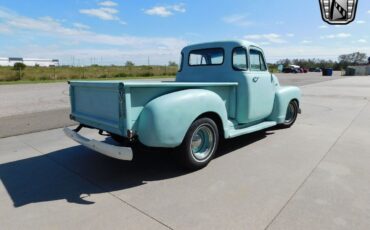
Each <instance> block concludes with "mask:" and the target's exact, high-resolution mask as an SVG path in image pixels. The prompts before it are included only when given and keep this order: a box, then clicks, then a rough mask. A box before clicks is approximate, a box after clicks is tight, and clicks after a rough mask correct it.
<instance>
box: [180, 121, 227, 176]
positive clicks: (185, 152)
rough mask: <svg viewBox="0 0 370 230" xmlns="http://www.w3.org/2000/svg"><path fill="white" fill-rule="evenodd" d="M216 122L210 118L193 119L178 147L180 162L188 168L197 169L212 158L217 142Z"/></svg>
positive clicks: (205, 164)
mask: <svg viewBox="0 0 370 230" xmlns="http://www.w3.org/2000/svg"><path fill="white" fill-rule="evenodd" d="M219 139H220V138H219V132H218V129H217V125H216V123H215V122H214V121H213V120H212V119H210V118H200V119H198V120H196V121H194V122H193V123H192V124H191V126H190V128H189V130H188V131H187V133H186V135H185V138H184V140H183V142H182V144H181V146H180V147H179V150H180V163H181V164H182V165H183V166H184V167H185V168H186V169H190V170H198V169H201V168H203V167H205V166H207V165H208V163H209V162H210V161H211V160H212V159H213V157H214V155H215V153H216V151H217V147H218V142H219Z"/></svg>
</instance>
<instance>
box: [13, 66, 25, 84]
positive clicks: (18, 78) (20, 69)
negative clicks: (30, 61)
mask: <svg viewBox="0 0 370 230" xmlns="http://www.w3.org/2000/svg"><path fill="white" fill-rule="evenodd" d="M25 68H26V65H25V64H23V63H22V62H16V63H14V66H13V70H15V71H17V73H16V77H17V80H21V79H22V76H23V73H22V70H24V69H25Z"/></svg>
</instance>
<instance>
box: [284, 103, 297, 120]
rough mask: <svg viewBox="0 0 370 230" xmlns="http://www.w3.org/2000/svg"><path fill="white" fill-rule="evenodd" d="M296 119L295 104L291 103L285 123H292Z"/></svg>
mask: <svg viewBox="0 0 370 230" xmlns="http://www.w3.org/2000/svg"><path fill="white" fill-rule="evenodd" d="M294 117H295V107H294V105H293V103H290V104H289V106H288V110H287V113H286V116H285V122H286V123H290V122H292V121H293V120H294Z"/></svg>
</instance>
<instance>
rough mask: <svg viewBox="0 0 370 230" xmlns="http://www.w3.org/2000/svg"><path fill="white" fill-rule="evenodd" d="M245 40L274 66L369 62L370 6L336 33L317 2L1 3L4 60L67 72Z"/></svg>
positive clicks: (362, 3) (163, 59)
mask: <svg viewBox="0 0 370 230" xmlns="http://www.w3.org/2000/svg"><path fill="white" fill-rule="evenodd" d="M226 39H246V40H251V41H253V42H256V43H257V44H260V45H261V46H262V47H263V48H264V50H265V52H266V56H267V59H268V61H269V62H274V61H276V60H278V59H281V58H285V57H288V58H325V59H333V60H335V59H336V58H337V56H338V55H340V54H344V53H351V52H355V51H360V52H365V53H367V54H368V55H370V4H369V1H368V0H359V5H358V10H357V16H356V21H355V22H353V23H352V24H350V25H346V26H332V25H328V24H326V23H324V22H323V21H322V19H321V14H320V8H319V3H318V0H299V1H297V0H233V1H220V0H218V1H217V0H213V1H211V0H200V1H199V0H198V1H195V0H187V1H186V0H183V1H182V0H179V1H176V0H171V1H168V0H156V1H152V0H135V1H132V0H120V1H118V0H115V1H104V0H102V1H98V0H64V1H50V0H49V1H46V0H32V1H24V0H6V1H5V0H0V57H9V56H20V57H35V58H57V59H60V60H61V62H62V64H71V63H72V62H73V60H74V63H75V64H79V65H88V64H91V63H97V64H122V63H124V62H126V61H127V60H131V61H134V62H135V63H136V64H146V63H147V60H148V57H150V62H151V64H166V63H168V61H170V60H171V61H177V60H178V59H179V52H180V50H181V48H182V47H183V46H185V45H187V44H192V43H198V42H204V41H214V40H226Z"/></svg>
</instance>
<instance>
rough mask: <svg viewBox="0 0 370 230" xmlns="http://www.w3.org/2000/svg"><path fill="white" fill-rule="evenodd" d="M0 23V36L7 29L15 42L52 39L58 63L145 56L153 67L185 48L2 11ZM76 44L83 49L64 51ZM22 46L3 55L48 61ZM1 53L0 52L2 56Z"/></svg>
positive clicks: (38, 50)
mask: <svg viewBox="0 0 370 230" xmlns="http://www.w3.org/2000/svg"><path fill="white" fill-rule="evenodd" d="M0 21H2V24H1V26H0V33H1V32H2V28H3V27H4V28H5V27H6V28H9V31H7V32H9V33H13V34H14V36H15V39H17V37H20V36H19V35H20V34H22V36H28V34H29V35H30V36H31V35H32V37H33V38H35V39H37V40H40V41H42V39H43V38H44V37H48V38H53V39H54V41H53V43H54V45H55V46H58V47H59V48H55V47H54V48H53V49H54V51H53V52H54V54H53V56H52V57H53V58H61V59H62V58H68V57H71V56H76V58H77V57H81V58H85V57H92V56H98V55H99V56H103V57H105V55H107V56H109V57H111V59H112V60H113V59H120V60H121V59H122V56H123V55H126V56H127V58H128V59H134V58H131V56H130V55H133V57H135V58H136V60H139V59H140V58H141V57H143V59H146V58H147V57H148V56H152V57H158V59H156V61H157V63H162V64H164V63H167V62H168V61H169V60H177V59H178V56H179V53H180V50H181V49H182V48H183V47H184V46H185V45H187V42H186V41H185V40H184V39H180V38H176V37H143V36H132V35H127V34H125V35H110V34H103V33H96V32H93V31H91V30H90V29H88V28H87V26H86V25H83V24H80V23H74V24H73V27H67V26H64V25H63V24H62V22H60V21H58V20H55V19H53V18H51V17H43V18H31V17H26V16H21V15H18V14H15V13H7V12H5V11H3V10H2V9H0ZM80 43H82V44H84V47H86V48H80V49H78V50H76V49H73V48H68V47H69V45H72V46H75V45H78V44H80ZM99 45H109V46H113V47H114V48H109V49H105V48H101V49H99ZM24 46H25V47H29V49H26V48H24V47H22V48H21V49H20V48H19V47H14V49H13V50H12V52H14V54H13V53H12V52H10V51H9V53H7V54H6V55H8V56H11V55H20V56H24V55H27V54H28V53H33V54H34V55H36V56H37V54H40V55H39V56H40V57H50V56H45V55H46V53H49V54H51V50H48V49H45V47H44V46H43V47H37V46H36V44H32V45H31V44H29V45H24ZM89 46H92V47H94V49H89V48H88V47H89ZM9 49H10V48H9ZM50 49H51V48H50ZM112 50H114V52H113V53H114V55H113V54H111V55H110V53H111V52H112ZM4 52H5V51H4V50H3V51H2V53H4ZM7 52H8V51H7ZM4 54H5V53H4ZM6 55H5V56H6ZM144 57H145V58H144ZM140 60H141V59H140ZM143 63H145V61H144V62H142V64H143ZM153 63H154V61H153Z"/></svg>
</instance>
